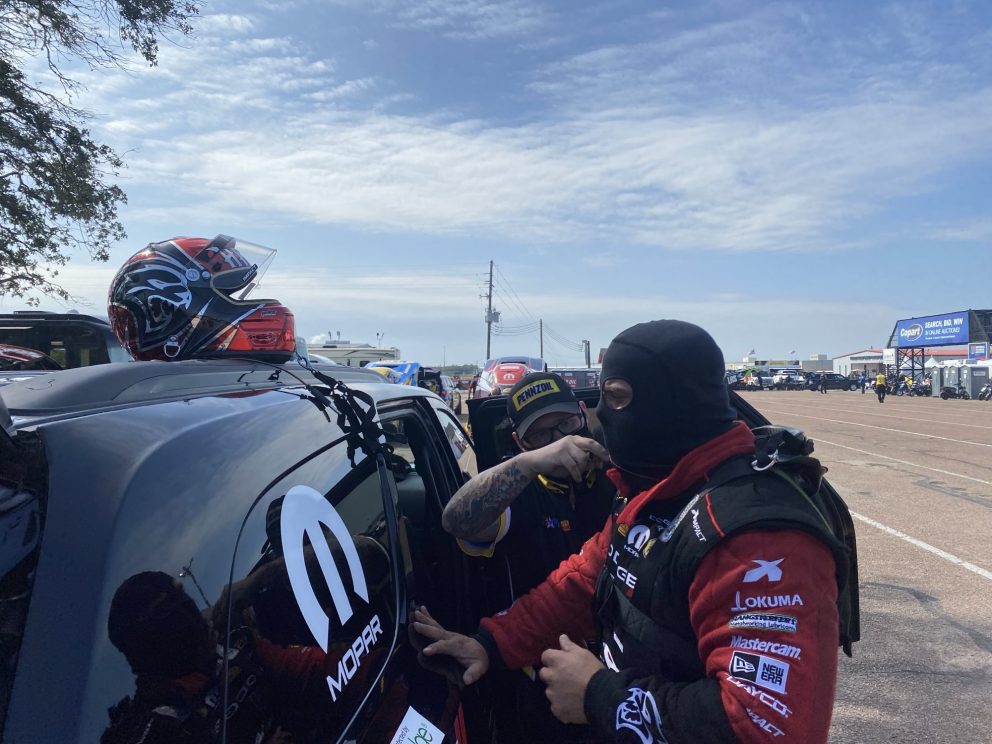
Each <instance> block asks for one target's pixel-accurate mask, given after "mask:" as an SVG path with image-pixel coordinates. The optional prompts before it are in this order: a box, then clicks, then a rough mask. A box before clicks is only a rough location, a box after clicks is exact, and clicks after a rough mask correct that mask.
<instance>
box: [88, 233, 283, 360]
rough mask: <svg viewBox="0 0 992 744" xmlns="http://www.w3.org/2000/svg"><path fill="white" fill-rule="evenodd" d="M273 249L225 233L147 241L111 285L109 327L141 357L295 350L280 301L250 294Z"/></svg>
mask: <svg viewBox="0 0 992 744" xmlns="http://www.w3.org/2000/svg"><path fill="white" fill-rule="evenodd" d="M274 256H275V251H274V250H273V249H271V248H265V247H264V246H260V245H256V244H254V243H250V242H248V241H242V240H238V239H237V238H232V237H230V236H228V235H218V236H217V237H215V238H214V239H213V240H208V239H206V238H172V239H171V240H166V241H163V242H161V243H151V244H149V245H148V246H147V247H146V248H144V249H143V250H141V251H138V252H137V253H135V254H134V255H133V256H131V258H129V259H128V260H127V261H126V262H125V263H124V265H123V266H122V267H121V268H120V270H119V271H118V272H117V275H116V276H115V277H114V280H113V281H112V282H111V284H110V292H109V294H108V297H107V305H108V308H107V313H108V315H109V316H110V324H111V326H112V327H113V329H114V333H116V334H117V338H118V339H119V340H120V342H121V345H122V346H123V347H124V348H125V349H126V350H127V352H128V353H129V354H130V355H131V356H132V357H133V358H134V359H137V360H141V361H146V360H151V359H161V360H166V361H179V360H183V359H197V358H208V357H209V358H214V357H219V356H220V357H223V356H237V357H244V356H248V357H254V358H257V359H265V360H267V361H272V362H285V361H287V360H289V359H291V358H292V356H293V354H294V353H295V351H296V328H295V323H294V321H293V313H292V312H290V310H289V308H287V307H285V306H283V305H281V304H280V303H279V302H278V300H256V299H248V295H249V293H250V292H251V290H252V289H254V287H255V286H256V285H257V284H258V281H259V279H260V278H261V276H262V274H263V273H264V272H265V270H266V269H267V268H268V266H269V264H270V263H271V262H272V259H273V257H274Z"/></svg>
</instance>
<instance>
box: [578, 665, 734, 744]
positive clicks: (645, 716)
mask: <svg viewBox="0 0 992 744" xmlns="http://www.w3.org/2000/svg"><path fill="white" fill-rule="evenodd" d="M584 706H585V713H586V718H588V719H589V721H590V722H591V723H592V724H593V725H594V726H595V727H596V730H597V732H598V733H599V734H600V735H601V736H603V737H604V740H605V741H609V742H616V744H666V743H667V744H694V743H695V742H703V741H705V742H708V743H712V744H724V743H726V744H738V742H739V740H738V738H737V737H736V736H735V735H734V732H733V729H731V727H730V722H729V721H728V720H727V714H726V712H725V711H724V709H723V702H722V700H721V696H720V683H719V682H717V681H716V680H715V679H703V680H699V681H696V682H670V681H669V680H667V679H665V678H664V677H663V676H660V675H654V676H650V677H638V676H637V673H636V672H631V671H626V672H619V673H618V672H613V671H611V670H609V669H601V670H600V671H598V672H596V674H594V675H593V677H592V679H591V680H589V686H588V687H587V688H586V696H585V701H584ZM680 732H691V735H689V736H683V735H681V733H680Z"/></svg>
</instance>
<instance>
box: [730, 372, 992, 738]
mask: <svg viewBox="0 0 992 744" xmlns="http://www.w3.org/2000/svg"><path fill="white" fill-rule="evenodd" d="M742 395H744V396H745V397H746V398H747V400H748V402H749V403H751V404H753V405H754V406H755V407H756V408H758V410H760V411H761V412H762V413H763V414H764V415H765V416H766V417H768V418H769V419H770V420H771V421H772V422H773V423H778V424H786V425H790V426H797V427H799V428H801V429H803V430H804V431H805V432H806V433H807V434H808V435H809V436H810V437H811V438H812V439H813V440H814V441H815V443H816V452H815V454H816V456H817V457H819V458H820V459H821V461H822V462H823V464H824V465H826V466H827V467H828V468H829V472H828V474H827V478H828V479H829V481H830V482H831V483H832V484H833V486H834V487H835V488H836V489H837V491H838V492H839V493H840V494H841V496H842V497H843V498H844V499H845V501H847V504H848V506H849V507H850V509H851V511H852V513H853V514H854V515H855V527H856V529H857V536H858V557H859V562H860V587H861V631H862V641H861V642H860V643H858V644H855V647H854V658H853V659H849V658H847V657H846V656H844V655H843V653H841V654H840V663H839V669H838V685H837V697H836V703H835V707H834V718H833V725H832V727H831V737H830V741H831V742H851V743H854V742H858V743H859V744H860V743H861V742H955V743H962V744H972V743H979V742H992V403H985V402H982V401H975V400H971V401H963V400H948V401H942V400H940V399H939V398H917V397H912V398H910V397H897V396H889V397H887V398H886V399H885V403H882V404H880V403H879V402H878V401H877V399H876V398H875V396H874V395H873V394H872V393H871V392H870V391H869V392H868V393H867V394H864V395H862V394H861V393H860V392H847V391H834V390H831V391H830V392H828V393H827V394H826V395H823V394H820V393H814V392H808V391H793V392H789V391H773V390H767V391H761V392H745V393H742Z"/></svg>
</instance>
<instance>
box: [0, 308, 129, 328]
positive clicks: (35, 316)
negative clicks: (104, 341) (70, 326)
mask: <svg viewBox="0 0 992 744" xmlns="http://www.w3.org/2000/svg"><path fill="white" fill-rule="evenodd" d="M16 320H21V321H24V320H41V321H63V320H74V321H77V322H78V321H81V320H82V321H89V322H94V323H99V324H101V325H105V326H108V327H109V326H110V320H109V319H108V318H107V317H106V316H103V315H89V314H88V313H77V312H69V313H53V312H49V311H48V310H14V311H13V312H11V313H0V322H2V323H7V322H10V321H16Z"/></svg>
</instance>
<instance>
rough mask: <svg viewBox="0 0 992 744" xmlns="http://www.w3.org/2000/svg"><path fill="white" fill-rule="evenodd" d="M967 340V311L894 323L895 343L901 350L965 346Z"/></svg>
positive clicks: (968, 337)
mask: <svg viewBox="0 0 992 744" xmlns="http://www.w3.org/2000/svg"><path fill="white" fill-rule="evenodd" d="M969 339H970V336H969V334H968V311H967V310H965V311H963V312H960V313H948V314H946V315H928V316H926V317H923V318H910V319H909V320H900V321H899V322H898V323H896V333H895V341H896V344H897V346H898V347H899V348H902V349H905V348H911V347H916V346H949V345H951V344H966V343H968V340H969Z"/></svg>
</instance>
